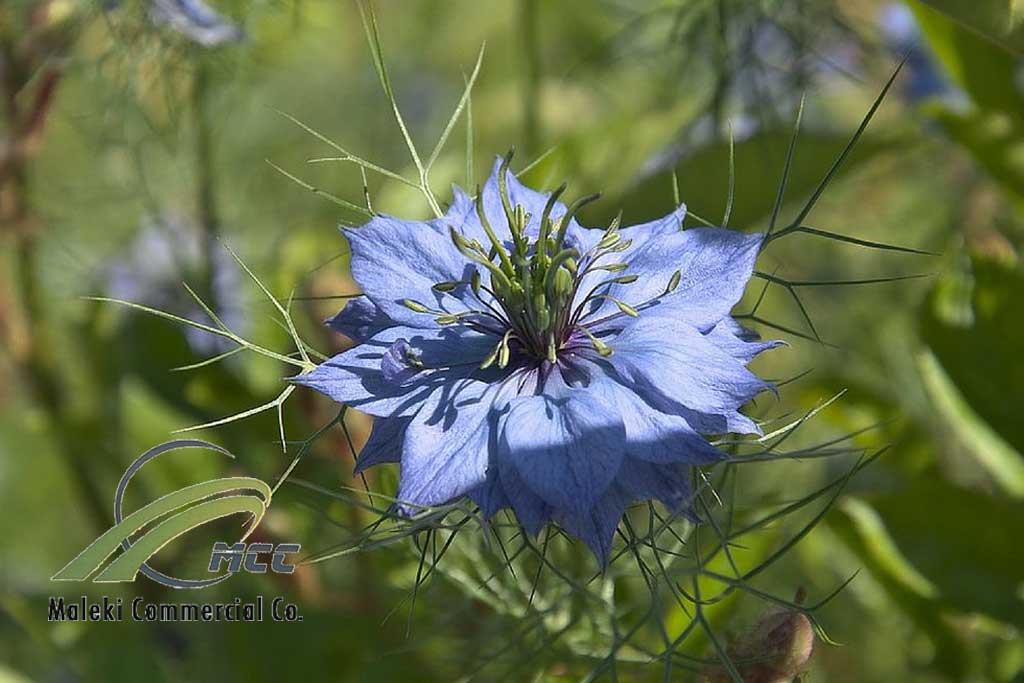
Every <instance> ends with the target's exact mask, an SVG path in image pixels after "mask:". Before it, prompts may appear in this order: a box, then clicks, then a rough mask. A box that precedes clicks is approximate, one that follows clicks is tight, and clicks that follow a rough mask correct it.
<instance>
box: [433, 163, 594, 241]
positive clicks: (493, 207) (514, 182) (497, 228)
mask: <svg viewBox="0 0 1024 683" xmlns="http://www.w3.org/2000/svg"><path fill="white" fill-rule="evenodd" d="M500 170H501V158H500V157H499V158H498V159H496V160H495V161H494V167H493V169H492V171H491V175H490V177H489V178H488V180H487V183H486V184H485V185H484V187H483V189H482V190H481V195H482V197H483V205H484V214H485V215H486V216H487V221H488V222H489V223H490V225H491V228H492V229H493V230H494V233H495V235H497V237H498V239H500V240H501V241H503V242H505V243H506V244H510V242H511V240H512V233H511V232H510V230H509V227H508V218H507V217H506V216H505V209H504V207H503V206H502V204H501V194H500V192H499V188H498V178H499V171H500ZM505 180H506V186H507V188H508V196H509V203H510V204H511V206H512V207H513V208H515V207H516V206H522V207H523V210H524V211H525V212H526V213H527V214H529V216H530V221H529V222H528V223H527V225H526V234H527V235H528V236H529V237H531V238H535V237H536V236H537V235H538V234H540V219H541V217H542V216H543V215H544V207H545V206H546V205H547V203H548V197H550V196H551V194H550V193H543V192H537V191H536V190H533V189H531V188H529V187H527V186H526V185H523V184H522V183H521V182H519V179H518V178H516V176H515V174H514V173H512V172H506V174H505ZM453 197H454V199H453V201H452V205H451V207H449V209H448V213H447V214H446V215H445V218H444V220H443V221H440V222H441V223H451V224H453V225H454V226H455V228H456V229H457V230H459V231H460V232H462V234H464V235H466V237H470V238H475V239H477V240H479V241H480V243H481V244H485V245H489V244H490V241H489V239H488V237H487V234H486V233H485V232H484V230H483V227H482V226H481V225H480V219H479V218H478V216H477V211H476V206H475V205H474V204H473V201H472V199H470V198H469V197H468V196H467V195H466V194H465V193H463V192H462V191H461V190H459V189H458V188H457V187H456V188H453ZM567 210H568V209H567V207H566V205H565V204H563V203H562V202H560V201H559V202H555V204H554V206H552V208H551V214H550V215H551V219H552V220H554V221H557V220H558V219H560V218H561V217H562V216H564V215H565V212H566V211H567ZM601 234H602V231H600V230H588V229H586V228H584V227H583V226H581V225H580V224H579V222H577V221H576V219H573V220H571V221H570V222H569V228H568V230H567V231H566V246H569V247H575V248H576V249H577V250H579V251H580V253H583V252H584V251H586V250H587V249H588V248H589V247H590V246H592V245H593V244H595V243H596V242H597V241H598V240H600V239H601Z"/></svg>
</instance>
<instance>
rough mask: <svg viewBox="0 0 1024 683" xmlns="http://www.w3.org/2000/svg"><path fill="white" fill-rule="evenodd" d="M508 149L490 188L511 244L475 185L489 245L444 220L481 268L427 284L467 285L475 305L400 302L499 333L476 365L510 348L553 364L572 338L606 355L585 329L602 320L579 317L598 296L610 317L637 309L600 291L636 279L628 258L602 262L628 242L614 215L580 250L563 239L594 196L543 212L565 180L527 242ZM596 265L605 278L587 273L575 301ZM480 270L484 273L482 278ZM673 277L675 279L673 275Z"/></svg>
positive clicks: (498, 358) (447, 321)
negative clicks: (558, 212) (466, 277)
mask: <svg viewBox="0 0 1024 683" xmlns="http://www.w3.org/2000/svg"><path fill="white" fill-rule="evenodd" d="M513 151H514V150H513ZM513 151H510V152H509V153H508V154H507V155H506V156H505V158H504V160H503V162H502V164H501V167H500V170H499V172H498V194H499V196H500V198H501V205H502V209H503V211H504V214H505V216H504V217H505V220H506V221H507V223H508V228H509V233H510V234H511V236H512V241H511V244H507V243H505V242H503V241H502V240H501V239H499V237H498V235H497V233H495V231H494V229H493V228H492V226H491V224H490V221H489V220H488V218H487V215H486V212H485V211H484V207H483V199H482V197H483V194H482V193H481V191H480V188H479V187H478V188H477V193H476V200H475V205H476V212H477V217H478V219H479V221H480V225H481V226H482V228H483V230H484V233H485V234H486V235H487V240H488V242H489V244H488V245H483V244H481V243H480V242H479V241H477V240H475V239H468V238H467V237H465V236H464V235H462V234H461V233H459V232H458V231H457V230H456V229H455V228H454V227H452V226H449V234H450V236H451V239H452V242H453V243H454V244H455V247H456V248H457V249H458V250H459V252H460V253H461V254H462V255H463V256H465V257H466V258H467V259H469V260H470V261H473V262H474V263H477V264H478V265H479V266H480V267H481V268H478V269H476V270H474V271H473V274H472V276H471V278H470V281H469V282H439V283H437V284H435V285H434V287H433V288H434V290H435V291H438V292H445V293H447V292H452V291H454V290H455V289H457V288H458V287H460V286H464V285H467V284H468V285H469V286H470V288H471V291H472V292H473V295H474V297H475V298H476V299H477V301H478V302H479V303H480V304H481V305H482V306H483V308H482V309H480V310H470V311H465V312H462V313H457V314H448V313H445V312H444V311H438V310H434V309H431V308H430V307H428V306H425V305H424V304H422V303H420V302H417V301H410V300H407V301H405V302H404V303H405V305H406V306H407V307H408V308H410V309H412V310H414V311H417V312H420V313H433V314H436V316H437V317H436V318H435V320H436V321H437V322H438V323H440V324H442V325H452V324H464V325H469V326H471V327H475V328H476V329H479V330H480V331H483V332H487V333H490V334H494V335H495V336H498V337H500V340H499V341H498V343H497V344H496V346H495V347H494V349H493V351H492V352H491V353H490V354H489V355H488V356H487V357H486V358H485V359H484V360H483V362H482V364H481V367H482V368H487V367H489V366H491V365H494V364H497V365H498V367H502V368H503V367H505V366H507V365H508V363H509V360H510V358H511V357H512V356H513V352H515V353H516V354H525V355H527V356H531V357H533V358H535V359H538V360H548V361H550V362H552V363H554V362H556V361H557V359H558V354H559V353H560V352H561V351H563V350H566V349H568V348H577V347H578V346H579V344H580V343H582V344H589V345H590V346H591V347H592V348H594V349H595V350H596V351H597V352H598V353H599V354H601V355H602V356H609V355H611V353H612V349H611V348H610V347H609V346H608V345H607V344H605V343H604V342H603V341H602V340H601V339H599V338H598V336H595V334H594V333H593V332H592V331H591V329H590V328H591V327H593V325H594V324H595V322H604V321H605V320H607V319H608V318H602V319H601V320H600V321H594V322H589V323H588V322H586V320H585V318H586V316H587V314H588V311H589V310H590V308H591V306H592V304H593V302H595V301H596V300H599V299H605V300H609V301H611V302H613V303H614V304H615V305H616V306H617V307H618V309H619V313H616V314H615V315H614V316H612V317H617V316H618V315H620V314H625V315H629V316H633V317H636V316H638V315H639V312H638V311H637V308H634V307H633V306H630V305H629V304H627V303H625V302H624V301H621V300H619V299H617V298H615V297H613V296H610V295H609V294H607V293H606V290H607V288H608V287H611V286H612V285H616V284H620V285H625V284H630V283H632V282H635V281H636V280H637V276H636V275H630V274H624V273H623V271H625V270H626V268H627V267H628V264H626V263H618V262H606V261H608V260H609V259H608V257H609V256H612V255H614V254H618V253H621V252H624V251H626V250H627V249H629V247H630V245H631V243H632V240H628V239H625V240H624V239H622V235H621V234H620V233H619V218H616V219H615V220H614V221H612V223H611V224H610V225H609V226H608V228H607V229H605V231H604V233H603V234H602V236H601V239H600V240H599V241H598V242H597V243H596V244H595V245H594V246H592V247H591V248H589V249H588V250H587V251H586V252H584V253H582V254H581V253H580V252H579V250H578V249H577V248H576V247H573V246H569V245H567V244H566V237H567V234H568V230H569V226H570V224H571V222H572V221H573V219H574V217H575V215H576V212H577V211H579V209H580V208H581V207H583V206H584V205H586V204H588V203H590V202H592V201H594V200H596V199H597V198H598V197H600V195H597V194H595V195H590V196H587V197H582V198H580V199H578V200H576V201H575V202H573V203H572V204H570V205H569V207H568V209H567V210H566V211H565V213H564V214H563V215H562V216H560V217H558V218H554V217H552V215H551V214H552V211H553V210H554V208H555V204H556V203H557V202H558V198H559V197H560V196H561V195H562V193H563V192H564V191H565V187H566V186H565V184H562V185H561V186H560V187H559V188H558V189H556V190H555V191H554V192H553V193H552V194H551V196H550V197H549V198H548V201H547V203H546V205H545V207H544V211H543V214H542V215H541V216H540V222H539V230H538V234H537V235H536V238H535V239H533V240H531V239H530V236H529V235H527V226H529V225H530V223H531V221H532V219H533V216H531V215H530V214H528V213H526V210H525V209H524V208H523V207H522V206H521V205H513V204H512V201H511V199H510V198H509V193H508V184H507V180H506V173H507V172H508V167H509V164H510V163H511V161H512V155H513ZM602 271H603V272H605V273H607V274H608V277H607V278H593V280H595V281H596V282H595V284H593V286H591V288H590V290H589V291H588V292H587V293H586V296H584V297H583V298H582V300H580V301H579V302H578V303H576V301H577V294H578V293H579V292H580V289H581V285H583V284H584V280H585V278H586V277H587V276H589V275H591V274H594V273H600V272H602ZM481 272H486V274H487V282H486V283H484V282H483V279H482V277H481ZM673 280H674V283H675V284H678V281H679V280H678V273H677V274H676V277H674V278H673ZM675 284H672V283H670V290H669V291H671V289H674V288H675ZM481 292H486V293H487V294H489V295H490V297H491V299H493V303H492V302H490V301H485V300H484V299H483V298H482V297H481ZM646 303H649V302H645V304H646Z"/></svg>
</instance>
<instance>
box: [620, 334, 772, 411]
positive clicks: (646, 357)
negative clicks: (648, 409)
mask: <svg viewBox="0 0 1024 683" xmlns="http://www.w3.org/2000/svg"><path fill="white" fill-rule="evenodd" d="M608 343H609V345H610V346H611V347H612V348H613V349H614V353H613V354H612V356H611V357H610V358H609V359H608V360H607V361H606V362H607V363H608V364H609V365H610V366H611V367H612V368H614V370H615V372H616V373H617V375H618V376H619V377H620V378H621V380H620V381H622V382H624V383H625V384H627V385H628V386H630V387H632V388H633V389H634V390H635V391H636V392H637V393H638V394H640V395H641V396H643V397H644V399H645V400H647V401H648V402H651V403H653V404H655V405H657V406H659V407H662V404H663V403H665V402H667V403H668V404H670V405H674V406H682V407H685V408H688V409H690V410H692V411H696V412H700V413H710V414H722V413H726V412H728V411H734V410H736V409H737V408H739V407H740V406H741V405H743V404H744V403H746V402H748V401H750V400H751V399H752V398H753V397H754V396H756V395H757V394H759V393H760V392H761V391H763V390H765V389H768V388H770V385H769V384H768V383H766V382H764V381H763V380H761V379H760V378H758V377H757V376H756V375H754V374H753V373H752V372H750V371H749V370H747V368H746V367H745V366H744V364H743V363H742V362H741V361H739V360H737V359H735V358H733V357H732V356H730V355H729V354H727V353H726V352H725V351H722V350H720V349H719V348H717V347H716V346H714V345H713V344H712V343H711V342H710V341H709V340H708V339H707V338H706V337H704V335H702V334H701V333H700V332H699V331H697V330H696V329H695V328H693V327H691V326H690V325H688V324H686V323H682V322H678V321H676V320H671V319H667V318H665V317H659V318H652V317H648V316H646V315H641V316H640V318H639V319H637V320H634V321H633V322H632V323H631V324H629V325H628V326H627V327H626V328H625V329H624V330H623V331H622V332H621V333H619V335H618V336H616V337H612V338H611V339H610V340H608ZM673 412H674V411H673Z"/></svg>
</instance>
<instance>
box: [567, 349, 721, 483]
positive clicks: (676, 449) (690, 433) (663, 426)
mask: <svg viewBox="0 0 1024 683" xmlns="http://www.w3.org/2000/svg"><path fill="white" fill-rule="evenodd" d="M591 367H592V368H593V373H591V374H592V377H591V381H590V384H589V385H588V386H587V387H586V391H588V392H591V393H594V394H595V396H597V397H599V400H600V402H601V404H602V405H604V406H605V407H606V409H610V410H613V411H615V412H617V413H618V414H619V415H620V416H621V417H622V424H623V426H624V427H625V429H626V453H627V455H629V456H630V457H631V458H633V459H635V460H641V461H646V462H651V463H686V464H690V465H703V464H707V463H712V462H717V461H719V460H721V459H722V458H723V457H725V455H724V454H723V453H722V452H721V451H719V450H718V449H717V448H715V447H714V446H712V445H711V444H709V443H708V442H707V439H705V438H704V437H702V436H701V435H700V434H698V433H697V432H696V431H695V430H694V428H693V427H692V426H691V425H690V423H689V422H687V421H686V419H685V418H683V417H682V416H680V415H677V414H669V413H665V412H662V411H660V410H658V409H657V408H655V407H654V406H652V405H651V404H649V403H647V402H646V401H644V400H643V398H641V397H640V396H639V395H637V393H636V392H635V391H634V390H633V389H631V388H629V387H626V386H624V385H622V384H620V383H619V382H617V381H615V380H614V379H612V378H611V377H609V376H608V375H607V374H606V373H605V372H604V371H603V370H601V369H600V368H599V367H598V366H596V365H595V366H591ZM623 469H625V467H624V468H623Z"/></svg>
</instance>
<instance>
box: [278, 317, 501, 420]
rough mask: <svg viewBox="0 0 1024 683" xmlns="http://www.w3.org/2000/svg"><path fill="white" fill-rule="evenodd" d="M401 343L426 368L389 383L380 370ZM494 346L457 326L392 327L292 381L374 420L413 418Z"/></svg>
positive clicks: (470, 371)
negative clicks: (430, 328)
mask: <svg viewBox="0 0 1024 683" xmlns="http://www.w3.org/2000/svg"><path fill="white" fill-rule="evenodd" d="M400 339H405V340H406V343H407V344H408V345H409V346H410V347H411V348H412V349H414V351H415V353H416V355H417V356H418V357H419V359H420V361H421V362H422V364H423V366H424V368H425V369H424V370H423V371H422V372H419V373H416V374H413V375H411V376H408V377H406V376H403V377H402V378H401V379H402V381H396V379H397V378H396V377H394V376H392V377H391V379H390V381H389V379H388V377H385V374H384V373H383V372H382V370H381V365H382V363H383V362H384V360H385V357H386V356H387V355H388V353H389V351H391V350H392V347H393V345H394V344H395V342H397V341H398V340H400ZM494 343H495V342H494V339H493V338H492V337H490V336H489V335H486V334H481V333H478V332H474V331H472V330H467V329H466V328H464V327H458V326H455V327H444V328H435V329H433V330H423V329H416V328H412V327H391V328H388V329H387V330H384V331H383V332H380V333H378V334H376V335H374V336H373V337H372V338H371V339H369V340H367V341H366V342H365V343H363V344H360V345H359V346H356V347H354V348H351V349H349V350H348V351H345V352H343V353H339V354H338V355H336V356H334V357H333V358H330V359H328V360H326V361H324V362H323V363H321V364H320V365H318V366H317V367H316V368H315V369H313V370H311V371H310V372H308V373H305V374H303V375H299V376H297V377H293V378H292V379H291V381H292V382H294V383H295V384H300V385H302V386H307V387H310V388H312V389H316V390H317V391H319V392H320V393H322V394H326V395H327V396H329V397H330V398H332V399H334V400H335V401H337V402H338V403H342V404H345V405H348V406H351V407H353V408H358V409H359V410H361V411H363V412H365V413H369V414H370V415H376V416H381V417H387V416H391V415H404V416H409V415H412V414H413V413H415V412H416V411H417V410H418V409H419V407H420V406H421V405H422V404H423V402H424V401H426V400H427V399H428V398H429V397H430V396H431V395H432V394H433V393H434V392H435V391H439V390H443V389H445V388H446V387H449V386H450V385H451V384H452V383H453V382H455V381H457V380H464V379H466V378H468V377H469V376H470V375H471V374H473V373H474V372H475V371H476V364H478V363H479V362H480V360H481V359H483V358H484V357H486V355H487V354H488V353H489V352H490V350H491V348H492V347H493V346H494ZM471 381H475V380H471Z"/></svg>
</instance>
